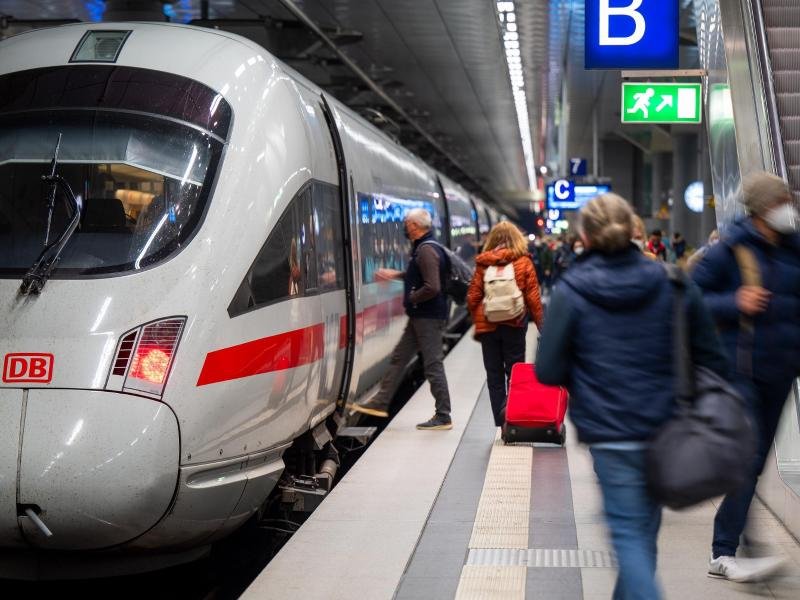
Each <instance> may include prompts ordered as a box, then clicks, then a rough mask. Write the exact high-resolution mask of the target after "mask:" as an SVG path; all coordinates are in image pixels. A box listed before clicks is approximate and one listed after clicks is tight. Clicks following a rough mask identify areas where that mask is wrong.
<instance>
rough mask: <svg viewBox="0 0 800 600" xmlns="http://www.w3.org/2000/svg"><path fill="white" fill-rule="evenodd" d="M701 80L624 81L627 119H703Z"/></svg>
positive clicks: (664, 121) (684, 120)
mask: <svg viewBox="0 0 800 600" xmlns="http://www.w3.org/2000/svg"><path fill="white" fill-rule="evenodd" d="M702 97H703V86H702V84H699V83H623V84H622V122H623V123H700V122H701V121H702V119H703V109H702Z"/></svg>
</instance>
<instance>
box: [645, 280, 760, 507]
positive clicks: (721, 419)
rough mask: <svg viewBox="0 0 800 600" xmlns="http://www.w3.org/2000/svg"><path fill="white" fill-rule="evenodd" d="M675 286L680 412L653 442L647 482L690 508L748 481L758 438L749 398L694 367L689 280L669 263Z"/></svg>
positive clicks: (665, 500)
mask: <svg viewBox="0 0 800 600" xmlns="http://www.w3.org/2000/svg"><path fill="white" fill-rule="evenodd" d="M668 272H669V278H670V281H671V282H672V284H673V288H674V297H673V313H674V317H673V327H674V328H675V331H674V334H673V338H674V344H673V355H674V357H673V360H674V362H675V372H676V400H677V403H678V410H677V413H676V415H675V416H674V417H673V418H672V419H670V420H669V421H668V422H667V423H666V424H665V425H664V426H663V427H662V428H661V429H660V430H659V431H658V432H657V433H656V435H655V436H654V437H653V438H652V440H651V441H650V445H649V449H648V472H647V475H648V484H649V486H650V490H651V493H652V494H653V496H654V497H655V498H656V499H657V500H658V501H659V502H661V503H662V504H664V505H665V506H668V507H670V508H674V509H680V508H686V507H689V506H692V505H693V504H697V503H698V502H702V501H703V500H708V499H709V498H713V497H715V496H720V495H723V494H727V493H729V492H732V491H735V490H736V489H737V488H738V487H740V486H741V485H742V484H744V483H745V481H746V479H747V477H748V476H749V474H750V471H751V465H752V464H753V460H754V457H755V448H756V439H755V431H754V428H753V423H752V420H751V418H750V416H749V414H748V412H747V407H746V406H745V402H744V399H743V398H742V397H741V396H740V395H739V393H738V392H737V391H736V390H735V389H734V388H733V386H731V384H730V383H728V382H727V381H726V380H725V379H723V378H722V377H720V376H719V375H718V374H717V373H715V372H714V371H712V370H710V369H707V368H706V367H702V366H698V365H693V364H692V360H691V348H690V345H689V338H688V328H687V320H686V310H685V306H684V298H685V297H686V279H685V276H684V275H683V273H682V272H681V271H680V269H678V268H677V267H674V266H673V265H669V268H668Z"/></svg>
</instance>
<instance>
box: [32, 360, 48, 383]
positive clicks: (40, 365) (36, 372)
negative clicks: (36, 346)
mask: <svg viewBox="0 0 800 600" xmlns="http://www.w3.org/2000/svg"><path fill="white" fill-rule="evenodd" d="M28 375H29V376H30V377H31V379H44V378H45V377H47V361H46V360H45V359H44V358H32V359H31V363H30V369H29V371H28Z"/></svg>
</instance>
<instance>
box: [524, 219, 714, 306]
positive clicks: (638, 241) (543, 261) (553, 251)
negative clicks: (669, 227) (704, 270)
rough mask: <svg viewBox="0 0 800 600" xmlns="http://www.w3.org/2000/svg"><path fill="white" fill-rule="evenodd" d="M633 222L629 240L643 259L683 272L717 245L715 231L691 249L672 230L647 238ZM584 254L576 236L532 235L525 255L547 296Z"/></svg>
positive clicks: (655, 232) (642, 227) (639, 222)
mask: <svg viewBox="0 0 800 600" xmlns="http://www.w3.org/2000/svg"><path fill="white" fill-rule="evenodd" d="M633 223H634V224H633V236H634V237H633V238H632V239H631V241H632V242H633V243H634V244H635V245H636V246H637V247H638V248H639V250H641V251H642V252H643V253H644V255H645V256H647V257H648V258H651V259H653V260H661V261H663V262H668V263H672V264H676V265H678V266H679V267H681V268H682V269H684V270H685V271H690V270H691V269H692V268H693V267H694V266H695V265H696V264H697V263H698V262H699V260H700V259H701V258H702V257H703V256H704V255H705V253H706V252H707V251H708V249H709V248H710V247H711V246H713V245H714V244H716V243H717V242H719V233H718V232H717V230H716V229H715V230H714V231H712V232H711V234H710V235H709V237H708V241H707V242H706V244H704V245H703V246H701V247H700V248H692V247H690V246H689V245H688V244H687V242H686V239H685V238H684V237H683V235H682V234H681V233H680V232H677V231H676V232H675V233H673V234H672V236H671V237H670V236H664V233H663V232H662V230H660V229H653V230H652V231H651V232H650V234H649V235H647V233H646V229H645V224H644V221H643V220H642V218H641V217H639V216H638V215H636V214H634V215H633ZM529 237H533V236H529ZM585 251H586V248H585V245H584V243H583V241H582V240H581V238H580V236H578V235H576V234H567V233H562V234H560V235H538V236H535V237H534V239H532V240H531V241H530V242H529V244H528V252H529V253H530V255H531V259H532V260H533V264H534V265H535V267H536V276H537V278H538V281H539V285H540V286H541V288H542V291H543V292H544V293H545V294H546V293H548V292H549V290H550V288H551V287H552V286H553V285H555V283H556V282H557V281H558V280H559V279H560V278H561V276H562V275H564V273H566V272H567V271H568V270H569V269H570V267H572V266H573V265H574V264H575V261H576V259H577V258H578V257H579V256H581V255H583V253H584V252H585Z"/></svg>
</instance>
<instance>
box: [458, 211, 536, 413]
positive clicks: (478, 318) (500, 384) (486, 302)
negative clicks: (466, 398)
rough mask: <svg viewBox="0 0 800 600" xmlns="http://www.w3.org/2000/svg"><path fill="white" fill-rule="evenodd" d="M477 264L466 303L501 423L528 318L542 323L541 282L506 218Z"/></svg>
mask: <svg viewBox="0 0 800 600" xmlns="http://www.w3.org/2000/svg"><path fill="white" fill-rule="evenodd" d="M475 264H476V268H475V275H474V276H473V278H472V281H471V282H470V285H469V291H468V292H467V308H468V309H469V312H470V314H471V315H472V321H473V323H474V324H475V338H476V339H477V340H478V341H479V342H480V343H481V346H482V349H483V365H484V367H486V385H487V387H488V388H489V399H490V400H491V403H492V413H493V415H494V423H495V425H496V426H497V427H502V425H503V411H504V410H505V406H506V395H507V392H508V382H509V379H510V377H511V367H513V366H514V364H515V363H518V362H525V335H526V333H527V329H528V321H529V320H530V319H531V318H532V319H533V321H534V323H535V324H536V327H537V328H539V329H541V327H542V318H543V311H542V302H541V298H540V296H539V282H538V280H537V279H536V269H535V268H534V266H533V261H532V260H531V256H530V254H529V253H528V244H527V242H526V240H525V238H524V236H523V235H522V232H521V231H520V230H519V229H518V228H517V227H516V226H515V225H513V224H512V223H509V222H508V221H503V222H501V223H498V224H497V225H495V226H494V227H493V228H492V230H491V231H490V232H489V237H488V238H487V240H486V245H485V246H484V248H483V253H481V254H479V255H478V257H477V258H476V259H475Z"/></svg>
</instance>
